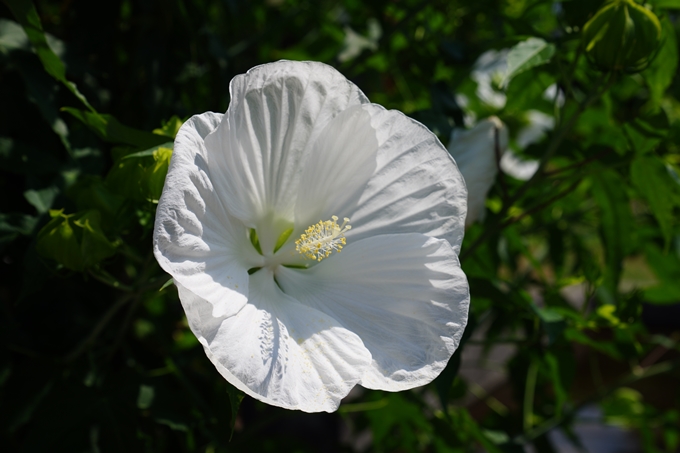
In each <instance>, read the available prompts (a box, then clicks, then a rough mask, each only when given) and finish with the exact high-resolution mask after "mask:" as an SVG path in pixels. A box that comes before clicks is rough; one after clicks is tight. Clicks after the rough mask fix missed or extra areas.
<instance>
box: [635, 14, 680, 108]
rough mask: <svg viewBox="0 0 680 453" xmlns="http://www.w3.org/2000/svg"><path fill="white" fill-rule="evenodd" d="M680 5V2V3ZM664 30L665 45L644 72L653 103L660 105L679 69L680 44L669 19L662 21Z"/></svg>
mask: <svg viewBox="0 0 680 453" xmlns="http://www.w3.org/2000/svg"><path fill="white" fill-rule="evenodd" d="M679 4H680V2H679ZM661 26H662V30H663V43H662V45H661V48H660V49H659V53H658V55H657V56H656V58H655V59H654V60H653V61H652V63H651V64H650V65H649V67H648V68H647V69H646V70H645V71H644V72H642V76H643V77H644V78H645V80H646V81H647V85H648V86H649V91H650V94H651V98H652V102H653V103H654V104H655V105H658V104H659V102H661V98H662V97H663V94H664V92H665V91H666V89H667V88H668V87H669V86H670V84H671V82H672V81H673V77H674V76H675V71H676V69H677V67H678V43H677V40H676V38H675V29H674V27H673V24H671V22H670V20H669V19H668V17H664V18H662V19H661Z"/></svg>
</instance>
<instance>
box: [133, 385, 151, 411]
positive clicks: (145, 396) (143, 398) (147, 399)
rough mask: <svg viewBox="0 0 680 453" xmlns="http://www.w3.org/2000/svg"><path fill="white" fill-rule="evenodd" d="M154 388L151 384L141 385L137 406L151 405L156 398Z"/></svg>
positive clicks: (147, 406) (146, 407) (141, 407)
mask: <svg viewBox="0 0 680 453" xmlns="http://www.w3.org/2000/svg"><path fill="white" fill-rule="evenodd" d="M154 394H155V391H154V388H153V387H151V386H149V385H143V384H142V385H140V386H139V394H138V395H137V408H139V409H148V408H150V407H151V404H152V403H153V398H154Z"/></svg>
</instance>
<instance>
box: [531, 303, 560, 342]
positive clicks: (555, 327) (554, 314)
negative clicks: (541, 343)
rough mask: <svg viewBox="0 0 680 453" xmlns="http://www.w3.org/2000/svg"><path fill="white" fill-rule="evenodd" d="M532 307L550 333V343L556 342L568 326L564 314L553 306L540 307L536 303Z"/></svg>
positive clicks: (546, 330)
mask: <svg viewBox="0 0 680 453" xmlns="http://www.w3.org/2000/svg"><path fill="white" fill-rule="evenodd" d="M532 308H533V310H534V312H535V313H536V314H537V315H538V317H539V318H540V319H541V323H542V324H543V329H544V330H545V333H546V334H547V335H548V345H552V344H554V343H555V342H556V341H557V340H558V339H559V338H560V337H561V336H562V333H563V332H564V329H565V327H566V326H567V324H566V321H565V320H564V316H563V315H562V313H560V312H559V311H557V310H554V309H552V308H539V307H537V306H536V305H534V304H532Z"/></svg>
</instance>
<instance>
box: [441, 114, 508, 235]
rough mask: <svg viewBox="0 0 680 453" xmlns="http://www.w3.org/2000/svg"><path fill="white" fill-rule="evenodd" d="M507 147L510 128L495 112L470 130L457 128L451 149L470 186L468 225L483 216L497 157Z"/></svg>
mask: <svg viewBox="0 0 680 453" xmlns="http://www.w3.org/2000/svg"><path fill="white" fill-rule="evenodd" d="M507 147H508V129H507V127H506V126H505V124H503V122H502V121H501V120H499V119H498V118H497V117H495V116H491V117H489V118H487V119H485V120H483V121H480V122H479V123H477V125H476V126H475V127H473V128H472V129H469V130H463V129H454V130H453V132H452V133H451V140H450V142H449V153H451V156H453V158H454V159H455V160H456V163H457V164H458V169H459V170H460V172H461V173H462V175H463V178H464V179H465V184H466V185H467V189H468V214H467V218H466V219H465V226H466V227H468V226H470V225H472V224H473V223H474V222H476V221H477V220H483V219H484V201H485V200H486V194H487V193H488V192H489V189H490V188H491V186H492V185H493V183H494V180H495V179H496V174H497V173H498V159H499V158H500V156H501V155H502V154H503V152H504V151H505V150H506V149H507Z"/></svg>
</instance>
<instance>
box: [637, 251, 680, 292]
mask: <svg viewBox="0 0 680 453" xmlns="http://www.w3.org/2000/svg"><path fill="white" fill-rule="evenodd" d="M645 255H646V258H647V262H648V263H649V265H650V266H651V268H652V270H653V271H654V274H655V275H656V277H657V278H658V279H659V283H658V284H657V285H655V286H653V287H651V288H648V289H646V290H645V291H644V299H645V301H646V302H650V303H653V304H674V303H677V302H678V301H679V300H680V285H678V282H679V281H680V257H678V255H677V254H674V253H666V254H664V253H662V252H661V250H659V249H658V248H657V247H655V246H653V245H651V244H650V245H647V247H646V249H645Z"/></svg>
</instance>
